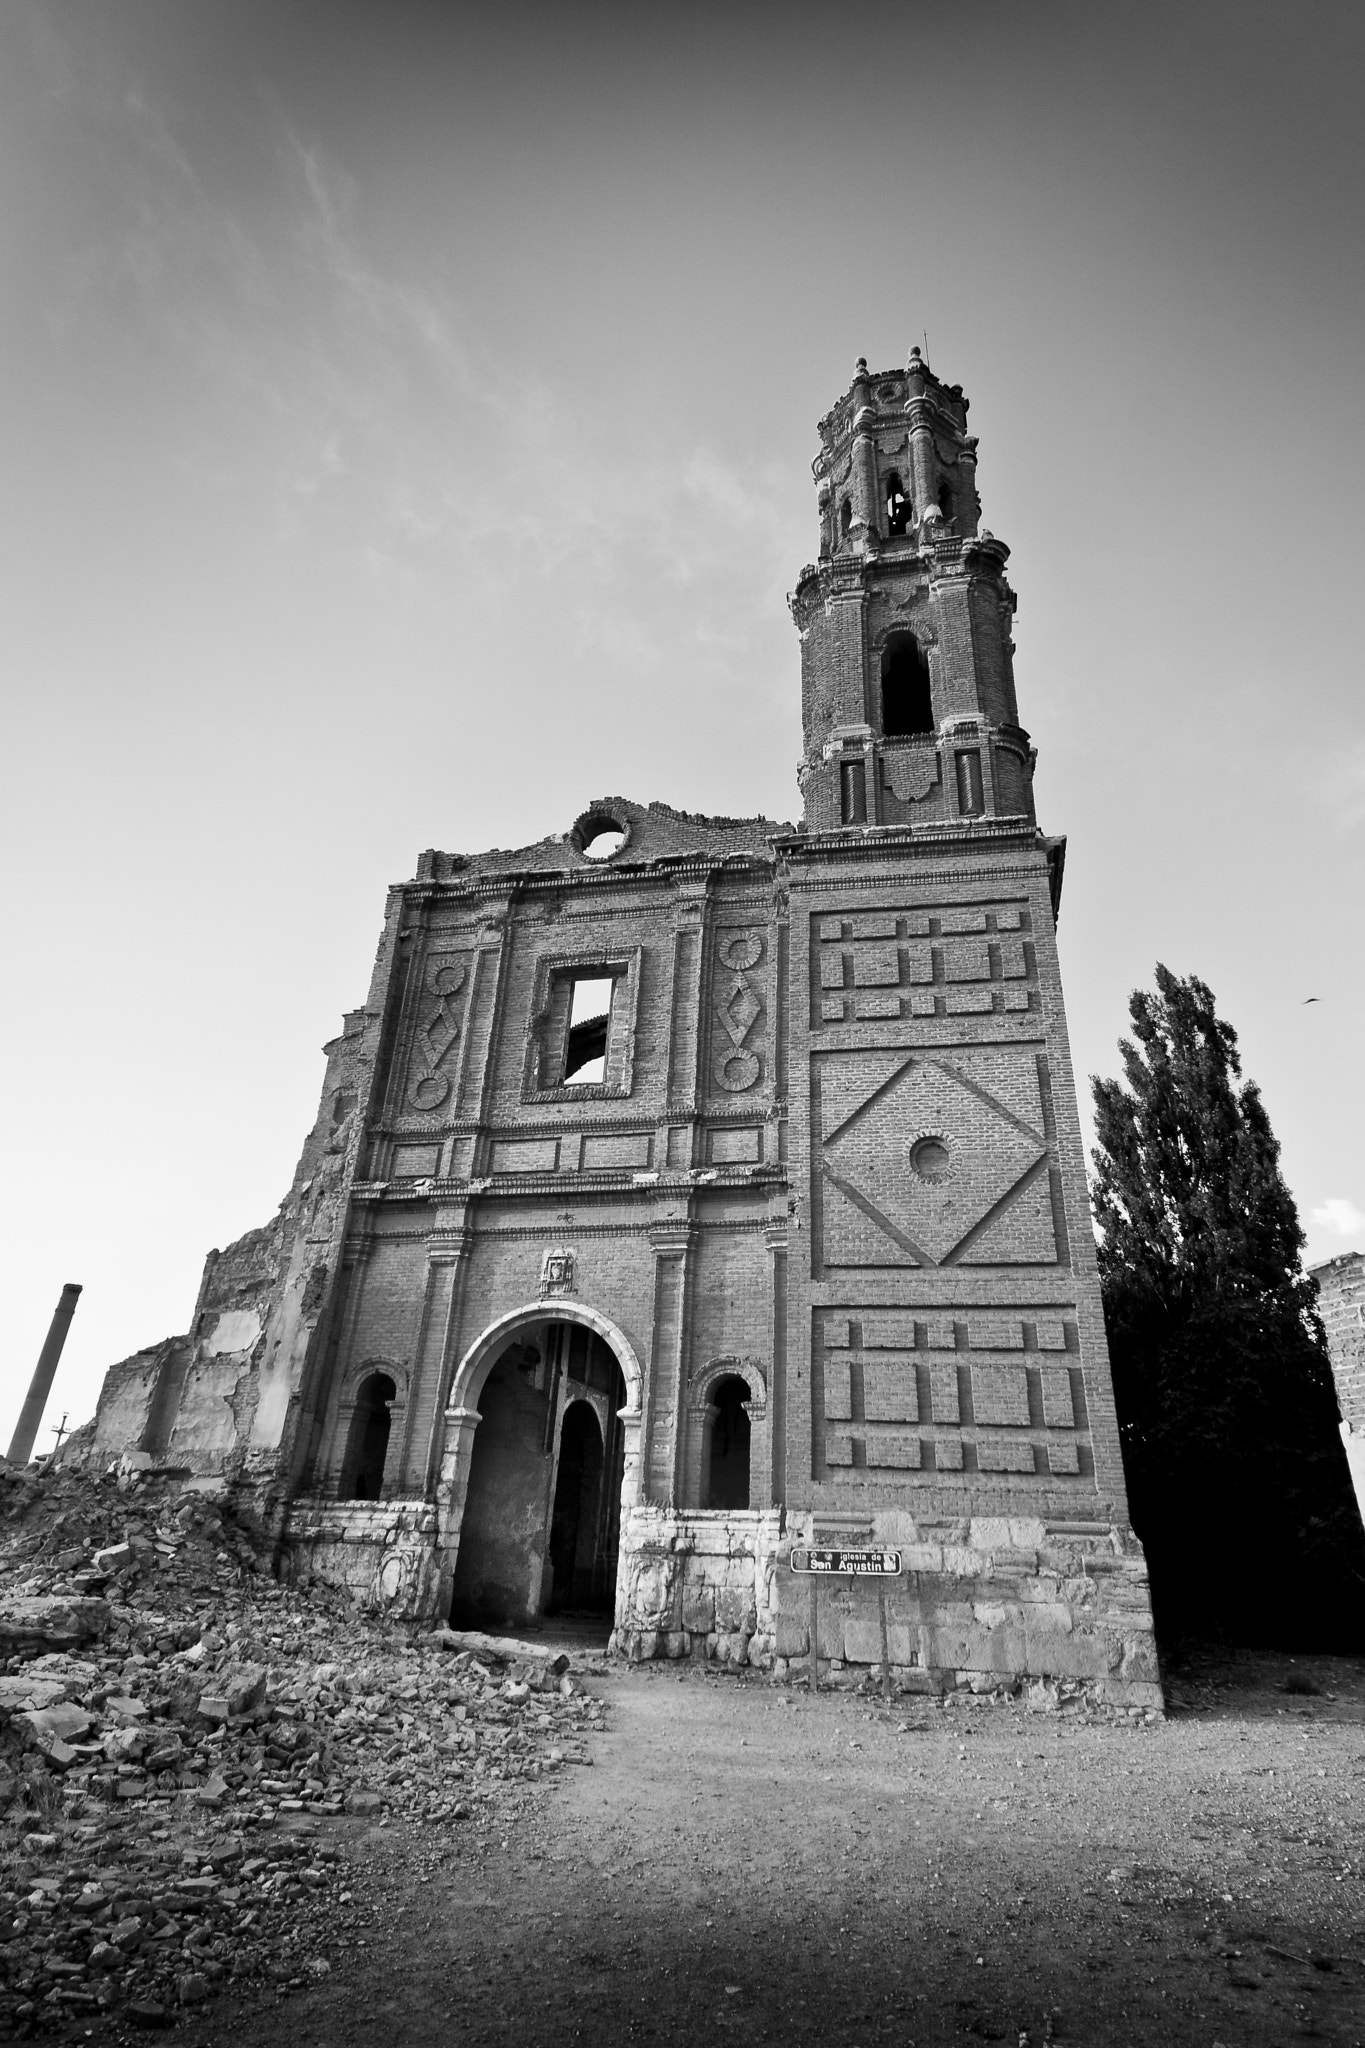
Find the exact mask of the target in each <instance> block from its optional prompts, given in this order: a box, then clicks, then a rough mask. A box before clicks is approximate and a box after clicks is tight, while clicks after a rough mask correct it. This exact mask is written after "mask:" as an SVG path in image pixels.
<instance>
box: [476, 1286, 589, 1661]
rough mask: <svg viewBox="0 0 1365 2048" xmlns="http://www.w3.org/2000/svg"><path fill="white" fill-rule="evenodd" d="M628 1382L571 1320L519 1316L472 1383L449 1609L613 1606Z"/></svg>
mask: <svg viewBox="0 0 1365 2048" xmlns="http://www.w3.org/2000/svg"><path fill="white" fill-rule="evenodd" d="M625 1405H626V1383H625V1379H624V1377H623V1375H622V1372H621V1367H620V1365H619V1364H618V1362H617V1360H616V1357H615V1354H614V1353H613V1351H612V1349H611V1346H610V1345H609V1344H607V1343H606V1342H605V1340H604V1339H603V1338H602V1337H601V1336H600V1335H599V1334H598V1333H597V1331H596V1330H593V1329H590V1328H588V1327H587V1326H585V1325H584V1324H582V1323H579V1322H572V1323H571V1322H546V1323H542V1324H539V1325H532V1326H526V1325H523V1326H522V1327H520V1328H519V1329H518V1330H517V1331H516V1334H515V1336H514V1337H513V1338H512V1340H511V1341H510V1342H509V1343H508V1344H507V1345H506V1347H505V1348H504V1349H503V1351H502V1352H501V1353H500V1355H499V1356H498V1357H497V1358H496V1359H495V1361H494V1364H493V1366H492V1368H491V1370H490V1371H489V1372H488V1374H487V1377H486V1378H485V1379H484V1381H483V1385H482V1387H481V1388H480V1391H479V1395H478V1402H477V1406H478V1414H479V1425H478V1428H477V1429H476V1430H475V1432H474V1437H473V1444H472V1447H471V1455H470V1465H469V1483H468V1490H467V1492H466V1495H465V1502H464V1513H463V1516H462V1517H461V1521H460V1534H459V1551H458V1555H457V1559H456V1565H455V1577H454V1588H453V1593H452V1598H451V1610H450V1611H451V1619H452V1621H453V1622H454V1623H455V1625H456V1626H457V1627H459V1626H485V1627H486V1626H488V1625H489V1624H490V1623H491V1624H493V1625H495V1626H502V1627H507V1626H518V1625H520V1626H523V1627H524V1626H526V1625H527V1624H528V1623H532V1622H534V1621H535V1620H536V1619H537V1618H538V1617H539V1616H540V1615H542V1614H545V1613H553V1612H558V1611H584V1610H601V1611H609V1610H610V1608H611V1606H612V1604H613V1602H614V1599H615V1591H616V1562H617V1552H618V1547H619V1542H620V1522H621V1481H622V1474H623V1470H624V1462H625V1437H624V1431H623V1429H622V1426H621V1420H620V1414H619V1411H620V1410H621V1409H622V1408H623V1407H624V1406H625Z"/></svg>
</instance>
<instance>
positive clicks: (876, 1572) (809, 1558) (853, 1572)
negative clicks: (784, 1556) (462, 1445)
mask: <svg viewBox="0 0 1365 2048" xmlns="http://www.w3.org/2000/svg"><path fill="white" fill-rule="evenodd" d="M900 1568H901V1554H900V1552H899V1551H898V1550H793V1552H792V1570H793V1571H794V1572H818V1573H820V1574H821V1575H822V1576H827V1575H829V1574H831V1573H842V1574H845V1575H847V1576H848V1577H850V1578H854V1579H895V1578H899V1576H900Z"/></svg>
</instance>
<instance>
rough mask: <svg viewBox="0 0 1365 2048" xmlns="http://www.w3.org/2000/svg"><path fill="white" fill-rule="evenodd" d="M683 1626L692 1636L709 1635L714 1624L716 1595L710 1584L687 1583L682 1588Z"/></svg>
mask: <svg viewBox="0 0 1365 2048" xmlns="http://www.w3.org/2000/svg"><path fill="white" fill-rule="evenodd" d="M682 1619H683V1627H684V1628H685V1629H689V1630H690V1631H691V1633H692V1634H693V1635H694V1636H709V1635H710V1633H711V1631H712V1629H713V1628H714V1627H715V1625H716V1596H715V1593H714V1592H713V1591H712V1589H711V1587H710V1586H698V1585H695V1584H693V1583H690V1582H689V1583H688V1584H687V1585H686V1586H685V1587H684V1588H683V1603H682Z"/></svg>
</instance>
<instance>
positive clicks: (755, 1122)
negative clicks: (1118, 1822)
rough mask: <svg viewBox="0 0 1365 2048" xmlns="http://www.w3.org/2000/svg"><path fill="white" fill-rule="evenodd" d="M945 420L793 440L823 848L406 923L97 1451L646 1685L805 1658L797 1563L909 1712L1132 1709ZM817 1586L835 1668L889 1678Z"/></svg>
mask: <svg viewBox="0 0 1365 2048" xmlns="http://www.w3.org/2000/svg"><path fill="white" fill-rule="evenodd" d="M966 420H967V402H966V400H965V399H964V398H963V396H962V393H961V391H960V390H959V389H957V388H956V387H953V386H947V385H944V384H943V383H941V382H940V381H939V380H938V378H937V377H935V376H934V375H933V374H932V373H931V371H930V370H929V368H928V366H927V365H926V364H925V363H924V361H923V360H922V359H921V356H920V354H919V351H918V350H915V351H912V353H911V357H910V360H909V363H908V364H907V366H906V368H905V369H904V370H896V371H889V372H886V373H883V374H878V375H872V374H869V372H868V370H867V367H866V365H865V364H864V363H862V362H860V363H859V364H858V368H857V373H856V376H855V378H854V382H853V384H852V387H851V389H850V390H849V391H848V392H847V393H846V394H845V396H844V397H843V398H841V399H840V400H839V402H838V404H837V405H836V406H835V407H834V409H833V411H832V412H831V413H830V414H829V415H828V417H827V418H826V419H824V420H823V421H822V422H821V424H820V452H819V455H818V456H817V458H816V462H815V477H816V483H817V489H818V498H819V514H820V554H819V560H818V562H816V563H815V564H813V565H812V566H810V567H808V568H806V569H804V570H803V571H802V572H801V576H800V579H799V581H798V584H797V588H796V592H795V595H794V596H793V598H792V600H791V604H792V612H793V615H794V618H795V621H796V626H797V630H798V632H799V635H800V640H801V654H802V705H803V722H804V730H805V749H804V758H803V760H802V763H801V768H800V771H799V773H800V782H801V788H802V792H803V796H804V801H805V821H804V823H803V824H802V825H800V826H796V827H793V826H788V825H779V824H774V823H771V822H769V821H768V820H766V819H763V818H751V819H738V820H736V819H724V818H705V817H695V816H690V815H688V814H686V813H684V812H679V811H674V810H671V809H669V808H668V807H667V806H665V805H662V804H650V805H648V806H645V805H640V804H636V803H632V802H628V801H626V800H625V799H622V798H615V797H612V798H607V799H603V800H600V801H597V802H594V803H591V804H589V805H587V807H586V808H585V809H584V810H583V812H582V814H581V815H580V816H579V817H578V819H577V820H576V822H574V823H573V825H572V827H571V829H569V830H567V831H564V832H562V833H560V834H557V835H555V836H552V837H551V838H548V839H545V840H542V841H540V842H539V843H538V844H536V845H534V846H530V847H526V848H523V849H521V850H519V851H516V852H512V853H502V852H493V853H486V854H481V855H478V856H476V857H473V858H466V857H464V856H461V855H451V854H445V853H435V852H432V853H427V854H424V855H423V857H422V859H421V861H420V863H419V865H418V871H417V874H416V877H415V878H414V879H413V880H412V881H411V882H407V883H404V884H403V885H401V886H399V887H397V888H394V889H393V890H392V891H391V892H390V896H389V902H388V910H387V914H386V917H385V922H384V929H383V934H382V936H381V939H380V945H379V953H378V957H377V960H376V963H375V970H374V977H373V980H372V983H371V987H370V993H369V996H368V999H367V1001H366V1003H365V1006H364V1008H363V1009H360V1010H357V1011H355V1012H353V1013H352V1014H351V1015H349V1016H348V1017H347V1018H346V1020H345V1026H344V1030H343V1034H342V1036H341V1037H340V1038H339V1039H337V1040H336V1041H334V1043H333V1044H332V1045H330V1046H329V1047H328V1048H327V1058H328V1066H327V1076H326V1082H325V1085H324V1089H323V1096H322V1105H321V1109H320V1112H319V1117H318V1121H317V1123H316V1125H315V1126H314V1129H313V1131H312V1133H311V1135H310V1137H309V1139H308V1141H307V1144H306V1146H305V1148H304V1154H303V1158H302V1160H301V1162H300V1166H299V1171H298V1174H297V1177H296V1179H295V1182H294V1186H293V1188H292V1189H291V1191H290V1193H289V1195H288V1197H287V1198H286V1200H285V1202H284V1204H283V1206H282V1208H281V1210H280V1212H279V1215H278V1217H277V1218H276V1220H275V1221H274V1222H273V1223H272V1224H271V1225H269V1226H268V1227H267V1228H266V1229H265V1230H262V1231H258V1232H255V1233H253V1234H252V1235H250V1236H249V1237H247V1238H244V1239H243V1240H242V1241H241V1242H240V1243H239V1244H237V1245H234V1246H232V1247H231V1248H230V1249H229V1250H228V1251H227V1252H224V1253H222V1254H218V1253H214V1254H211V1255H210V1259H209V1262H208V1266H207V1268H206V1270H205V1274H204V1281H203V1286H202V1289H201V1293H200V1298H199V1302H198V1304H197V1308H196V1313H195V1318H194V1324H193V1327H192V1329H191V1331H190V1333H189V1334H188V1336H187V1337H185V1338H183V1339H176V1340H172V1341H171V1342H170V1343H168V1344H166V1345H162V1346H159V1347H157V1348H156V1349H155V1350H153V1351H150V1352H147V1353H143V1354H140V1355H139V1356H138V1357H136V1358H134V1359H131V1360H128V1361H126V1362H125V1363H124V1364H123V1365H121V1366H118V1367H115V1368H114V1369H113V1370H112V1371H111V1373H110V1375H109V1379H108V1383H107V1385H106V1388H105V1392H104V1395H103V1397H102V1400H101V1405H100V1410H99V1415H98V1417H97V1420H96V1424H95V1442H94V1454H95V1455H96V1456H98V1457H106V1456H108V1455H111V1454H114V1453H129V1454H131V1455H132V1456H134V1457H135V1458H136V1459H139V1460H140V1461H142V1462H147V1463H157V1464H170V1465H173V1466H180V1467H182V1468H184V1469H186V1470H188V1471H190V1472H192V1473H198V1474H202V1475H205V1476H206V1477H217V1478H219V1479H226V1480H228V1481H230V1482H232V1483H235V1484H238V1485H240V1486H242V1487H244V1488H250V1489H253V1490H254V1492H255V1495H256V1497H257V1499H258V1500H259V1502H260V1504H261V1507H262V1511H263V1512H266V1513H268V1514H270V1515H271V1516H273V1518H274V1522H275V1526H276V1528H277V1531H278V1537H279V1544H280V1556H281V1564H282V1568H284V1569H288V1570H293V1571H295V1572H302V1571H309V1570H311V1571H314V1572H317V1573H319V1574H322V1575H324V1576H327V1577H329V1578H333V1579H342V1580H345V1581H347V1582H349V1583H350V1584H352V1585H353V1586H354V1587H355V1588H356V1589H357V1591H359V1592H361V1593H362V1594H363V1595H364V1597H365V1598H367V1599H368V1600H370V1601H372V1602H376V1603H381V1604H388V1605H390V1606H392V1607H393V1608H395V1609H396V1610H397V1611H400V1612H408V1613H412V1614H417V1615H428V1616H437V1615H442V1614H446V1613H453V1614H454V1615H455V1616H456V1617H457V1618H466V1619H477V1618H485V1617H486V1618H495V1619H499V1620H511V1621H515V1622H519V1623H521V1624H522V1625H523V1626H525V1625H528V1624H529V1623H530V1622H532V1621H533V1620H534V1618H535V1617H536V1616H538V1615H540V1614H541V1613H543V1612H545V1611H547V1610H551V1609H554V1608H568V1609H582V1608H589V1607H592V1606H593V1605H595V1604H597V1605H605V1606H606V1607H607V1608H609V1609H612V1610H613V1611H614V1617H615V1631H616V1641H617V1643H618V1646H619V1647H620V1648H621V1649H623V1650H624V1651H626V1652H628V1653H629V1654H631V1655H634V1656H651V1655H665V1654H666V1655H672V1656H677V1655H685V1654H691V1655H698V1654H703V1653H704V1654H708V1655H711V1656H717V1657H721V1658H730V1659H739V1660H744V1659H748V1660H751V1661H755V1662H765V1663H766V1662H769V1661H771V1660H773V1659H782V1658H799V1657H801V1656H803V1655H805V1654H807V1653H808V1639H807V1605H806V1599H805V1595H804V1594H803V1593H801V1592H800V1591H799V1586H798V1582H797V1580H796V1579H795V1577H794V1575H793V1572H792V1569H791V1563H790V1559H791V1551H792V1545H793V1543H794V1542H795V1543H801V1544H808V1543H811V1542H817V1543H819V1542H824V1543H828V1544H839V1545H844V1546H856V1545H870V1544H876V1545H883V1546H895V1547H897V1548H899V1550H900V1552H901V1556H902V1563H903V1566H904V1571H903V1574H902V1576H901V1577H900V1578H899V1579H898V1580H896V1581H895V1582H894V1583H893V1586H892V1590H891V1596H890V1599H889V1602H888V1605H887V1609H886V1615H887V1624H888V1631H889V1634H888V1647H889V1652H890V1656H891V1660H892V1661H893V1662H894V1663H895V1664H896V1665H897V1666H898V1667H900V1668H901V1670H902V1671H903V1672H905V1673H907V1674H913V1677H912V1680H911V1682H914V1683H918V1684H921V1685H924V1686H926V1687H938V1686H948V1685H955V1684H967V1685H972V1686H975V1687H977V1688H978V1689H984V1688H986V1687H987V1686H990V1685H993V1684H996V1683H999V1682H1001V1681H1005V1680H1013V1679H1015V1678H1017V1677H1020V1676H1028V1677H1033V1678H1065V1679H1076V1680H1081V1681H1084V1682H1086V1683H1088V1684H1090V1685H1092V1686H1093V1687H1094V1688H1096V1689H1097V1690H1098V1691H1099V1692H1100V1693H1102V1694H1103V1695H1104V1696H1105V1697H1108V1698H1110V1699H1115V1700H1121V1701H1125V1702H1128V1703H1131V1704H1137V1705H1142V1704H1155V1703H1157V1702H1159V1699H1160V1693H1159V1690H1158V1687H1157V1672H1156V1666H1155V1661H1154V1657H1153V1650H1152V1639H1151V1618H1150V1611H1149V1607H1148V1599H1147V1590H1146V1576H1145V1571H1144V1568H1143V1562H1142V1556H1141V1552H1140V1550H1139V1548H1138V1546H1137V1544H1136V1543H1135V1541H1134V1539H1133V1536H1132V1534H1131V1531H1130V1528H1129V1524H1128V1518H1127V1509H1126V1505H1125V1499H1124V1488H1123V1473H1122V1468H1121V1464H1120V1459H1119V1447H1118V1437H1117V1432H1116V1428H1115V1421H1114V1412H1113V1402H1112V1395H1111V1389H1110V1379H1109V1368H1108V1362H1107V1355H1106V1350H1105V1338H1104V1324H1103V1318H1102V1314H1101V1308H1100V1297H1099V1289H1098V1284H1097V1281H1096V1272H1095V1257H1094V1246H1093V1238H1092V1233H1091V1226H1090V1219H1089V1211H1088V1206H1087V1199H1086V1187H1085V1175H1084V1168H1083V1161H1082V1151H1081V1142H1080V1134H1079V1128H1078V1121H1077V1112H1076V1098H1075V1089H1074V1084H1073V1080H1072V1074H1071V1065H1070V1056H1069V1052H1068V1048H1067V1038H1066V1024H1065V1017H1064V1014H1063V1005H1062V990H1061V981H1060V977H1059V972H1058V963H1057V948H1056V939H1055V934H1054V924H1055V916H1056V910H1057V904H1058V900H1059V897H1060V892H1061V883H1062V859H1063V850H1064V842H1062V841H1061V840H1057V839H1048V838H1045V837H1044V836H1043V835H1042V834H1041V833H1040V832H1039V831H1038V829H1037V826H1036V823H1035V819H1034V812H1033V797H1032V766H1033V750H1032V749H1031V747H1030V745H1029V739H1028V735H1027V733H1025V732H1024V731H1023V730H1022V729H1021V727H1020V724H1019V719H1018V712H1017V709H1016V705H1015V693H1014V678H1013V669H1012V652H1013V649H1012V642H1011V622H1012V614H1013V611H1014V602H1015V601H1014V597H1013V594H1012V592H1011V591H1010V588H1009V585H1008V583H1007V582H1006V580H1005V561H1006V556H1007V552H1008V551H1007V549H1006V548H1005V547H1004V545H1003V544H1002V543H1001V542H999V541H997V540H995V539H994V538H993V537H992V536H991V535H990V534H989V533H988V532H986V531H985V530H984V529H982V528H981V527H980V526H979V523H978V511H979V506H978V500H977V494H976V483H975V468H976V443H975V441H974V440H973V439H972V438H971V437H970V436H969V435H968V433H967V430H966ZM839 1584H840V1585H841V1586H843V1587H844V1590H840V1591H833V1590H829V1591H827V1593H826V1596H825V1600H824V1605H823V1610H822V1614H821V1619H820V1635H821V1649H822V1651H823V1653H824V1654H826V1655H828V1656H829V1657H830V1658H831V1659H832V1660H833V1661H834V1662H836V1663H839V1662H842V1663H846V1664H848V1663H852V1664H857V1663H871V1662H873V1661H876V1660H877V1659H878V1658H879V1657H880V1656H881V1636H880V1626H881V1614H880V1613H879V1610H878V1604H877V1601H876V1598H875V1594H874V1593H873V1592H872V1591H870V1590H869V1589H868V1588H867V1587H864V1586H862V1585H860V1584H858V1583H856V1582H854V1583H847V1584H846V1583H845V1582H842V1581H841V1582H839Z"/></svg>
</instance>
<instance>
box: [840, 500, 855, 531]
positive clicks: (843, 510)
mask: <svg viewBox="0 0 1365 2048" xmlns="http://www.w3.org/2000/svg"><path fill="white" fill-rule="evenodd" d="M852 526H853V500H852V499H851V498H845V499H844V502H843V504H842V505H841V506H840V507H839V531H840V533H842V534H845V535H847V534H848V533H849V532H850V530H851V529H852Z"/></svg>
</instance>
